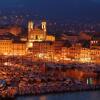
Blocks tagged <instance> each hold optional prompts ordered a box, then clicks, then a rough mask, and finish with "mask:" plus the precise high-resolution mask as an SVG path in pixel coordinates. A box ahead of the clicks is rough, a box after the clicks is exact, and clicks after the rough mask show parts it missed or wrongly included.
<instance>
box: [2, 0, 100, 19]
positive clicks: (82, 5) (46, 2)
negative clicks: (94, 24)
mask: <svg viewBox="0 0 100 100" xmlns="http://www.w3.org/2000/svg"><path fill="white" fill-rule="evenodd" d="M0 9H1V10H2V9H3V10H5V11H10V9H15V10H16V9H17V10H19V11H21V10H23V9H26V10H30V11H31V12H36V13H37V14H39V15H43V16H48V17H50V18H58V19H67V18H69V19H71V18H87V17H88V18H94V19H100V0H0Z"/></svg>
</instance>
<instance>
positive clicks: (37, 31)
mask: <svg viewBox="0 0 100 100" xmlns="http://www.w3.org/2000/svg"><path fill="white" fill-rule="evenodd" d="M35 41H37V42H41V41H55V37H54V36H53V35H48V34H47V22H46V20H45V19H43V20H42V22H41V28H38V27H35V25H34V22H33V21H29V22H28V42H35Z"/></svg>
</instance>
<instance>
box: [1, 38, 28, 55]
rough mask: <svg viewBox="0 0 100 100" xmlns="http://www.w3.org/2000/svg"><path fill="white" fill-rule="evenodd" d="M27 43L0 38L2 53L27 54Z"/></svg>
mask: <svg viewBox="0 0 100 100" xmlns="http://www.w3.org/2000/svg"><path fill="white" fill-rule="evenodd" d="M26 53H27V52H26V44H25V43H13V41H12V40H0V55H9V56H10V55H25V54H26Z"/></svg>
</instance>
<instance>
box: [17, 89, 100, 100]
mask: <svg viewBox="0 0 100 100" xmlns="http://www.w3.org/2000/svg"><path fill="white" fill-rule="evenodd" d="M99 95H100V91H94V92H76V93H65V94H52V95H43V96H29V97H28V96H26V97H18V98H17V99H16V100H100V98H99V97H100V96H99Z"/></svg>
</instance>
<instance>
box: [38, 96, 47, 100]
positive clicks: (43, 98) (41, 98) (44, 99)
mask: <svg viewBox="0 0 100 100" xmlns="http://www.w3.org/2000/svg"><path fill="white" fill-rule="evenodd" d="M39 100H47V98H46V96H41V97H40V98H39Z"/></svg>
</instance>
